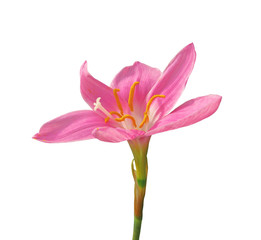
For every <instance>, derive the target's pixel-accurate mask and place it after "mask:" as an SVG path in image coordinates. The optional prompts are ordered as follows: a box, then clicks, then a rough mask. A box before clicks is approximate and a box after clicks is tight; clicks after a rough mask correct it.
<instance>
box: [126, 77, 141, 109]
mask: <svg viewBox="0 0 261 240" xmlns="http://www.w3.org/2000/svg"><path fill="white" fill-rule="evenodd" d="M138 84H139V82H134V83H133V84H132V86H131V88H130V93H129V99H128V104H129V107H130V110H131V111H133V97H134V91H135V87H136V85H138Z"/></svg>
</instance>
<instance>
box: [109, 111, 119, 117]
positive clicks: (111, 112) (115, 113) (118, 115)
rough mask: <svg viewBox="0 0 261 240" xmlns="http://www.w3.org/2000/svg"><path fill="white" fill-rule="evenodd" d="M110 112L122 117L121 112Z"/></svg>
mask: <svg viewBox="0 0 261 240" xmlns="http://www.w3.org/2000/svg"><path fill="white" fill-rule="evenodd" d="M110 114H115V115H117V116H118V117H121V114H119V113H118V112H114V111H111V112H110Z"/></svg>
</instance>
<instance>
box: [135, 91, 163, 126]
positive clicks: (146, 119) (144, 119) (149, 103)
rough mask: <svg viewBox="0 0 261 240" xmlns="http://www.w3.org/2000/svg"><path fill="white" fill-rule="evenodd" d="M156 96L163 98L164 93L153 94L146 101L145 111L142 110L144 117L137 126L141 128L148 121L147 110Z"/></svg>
mask: <svg viewBox="0 0 261 240" xmlns="http://www.w3.org/2000/svg"><path fill="white" fill-rule="evenodd" d="M158 97H160V98H165V95H154V96H153V97H152V98H151V99H150V100H149V101H148V103H147V106H146V110H145V112H144V117H143V120H142V122H141V124H140V126H139V128H142V127H143V125H144V124H145V123H146V122H148V121H149V116H148V112H149V110H150V106H151V104H152V102H153V101H154V99H156V98H158Z"/></svg>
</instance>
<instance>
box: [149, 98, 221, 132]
mask: <svg viewBox="0 0 261 240" xmlns="http://www.w3.org/2000/svg"><path fill="white" fill-rule="evenodd" d="M220 102H221V96H218V95H207V96H203V97H198V98H195V99H192V100H190V101H187V102H185V103H183V104H182V105H181V106H179V107H178V108H176V109H175V110H174V111H172V112H171V113H170V114H169V115H167V116H165V117H163V118H162V119H160V120H159V121H158V122H156V123H155V125H154V126H153V127H152V128H151V129H150V130H149V131H148V132H147V133H146V136H150V135H152V134H156V133H160V132H164V131H168V130H173V129H176V128H181V127H185V126H189V125H191V124H194V123H196V122H199V121H201V120H203V119H204V118H207V117H209V116H210V115H212V114H213V113H214V112H215V111H216V110H217V109H218V107H219V104H220Z"/></svg>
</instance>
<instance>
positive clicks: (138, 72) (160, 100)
mask: <svg viewBox="0 0 261 240" xmlns="http://www.w3.org/2000/svg"><path fill="white" fill-rule="evenodd" d="M195 60H196V52H195V49H194V45H193V43H191V44H189V45H188V46H186V47H185V48H184V49H182V50H181V51H180V52H179V53H178V54H177V56H176V57H175V58H174V59H173V60H172V61H171V62H170V63H169V65H168V66H167V67H166V69H165V70H164V72H163V73H162V72H161V71H160V70H158V69H156V68H152V67H149V66H147V65H145V64H143V63H140V62H135V63H134V64H133V65H132V66H129V67H125V68H123V69H122V70H121V71H120V72H119V73H118V74H117V75H116V77H115V78H114V80H113V81H112V83H111V86H110V87H109V86H106V85H105V84H103V83H101V82H100V81H98V80H96V79H95V78H94V77H93V76H92V75H91V74H90V73H89V72H88V70H87V62H84V64H83V65H82V67H81V70H80V76H81V94H82V97H83V99H84V100H85V101H86V102H87V103H88V104H89V106H90V107H91V108H92V109H93V110H81V111H75V112H71V113H67V114H65V115H62V116H60V117H58V118H55V119H54V120H51V121H49V122H47V123H45V124H44V125H43V126H42V127H41V129H40V131H39V133H37V134H36V135H35V136H34V137H33V138H34V139H37V140H39V141H43V142H49V143H54V142H70V141H78V140H86V139H91V138H97V139H99V140H102V141H106V142H121V141H125V140H134V139H139V138H144V137H145V138H147V137H148V138H149V137H150V136H151V135H153V134H156V133H160V132H164V131H168V130H173V129H177V128H180V127H185V126H188V125H191V124H194V123H196V122H198V121H201V120H203V119H204V118H207V117H209V116H210V115H212V114H213V113H214V112H215V111H216V110H217V108H218V106H219V104H220V101H221V96H218V95H207V96H203V97H198V98H195V99H192V100H189V101H187V102H185V103H184V104H182V105H181V106H179V107H178V108H176V109H174V110H173V111H171V110H172V108H173V107H174V105H175V103H176V102H177V100H178V98H179V97H180V95H181V93H182V91H183V89H184V88H185V86H186V83H187V80H188V78H189V75H190V73H191V71H192V69H193V66H194V63H195Z"/></svg>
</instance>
